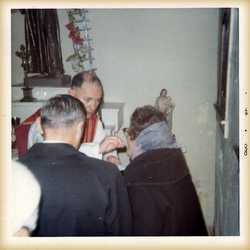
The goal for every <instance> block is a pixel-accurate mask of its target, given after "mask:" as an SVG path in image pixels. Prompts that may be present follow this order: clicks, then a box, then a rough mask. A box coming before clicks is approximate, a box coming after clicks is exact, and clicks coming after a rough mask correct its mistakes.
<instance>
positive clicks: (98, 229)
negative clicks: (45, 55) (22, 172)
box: [20, 95, 131, 236]
mask: <svg viewBox="0 0 250 250" xmlns="http://www.w3.org/2000/svg"><path fill="white" fill-rule="evenodd" d="M85 119H86V111H85V108H84V106H83V104H82V103H81V102H80V101H79V100H78V99H76V98H74V97H72V96H69V95H61V96H56V97H54V98H51V99H50V100H49V101H48V102H47V103H46V105H45V106H44V107H43V108H42V109H41V126H42V129H43V133H44V137H45V141H44V142H42V143H36V144H34V145H33V146H32V147H31V148H30V150H29V151H28V153H27V154H25V155H24V156H23V157H21V159H20V161H21V162H22V163H24V164H26V165H27V166H28V168H29V169H30V170H31V171H32V172H33V174H34V175H35V177H36V178H37V180H38V181H39V183H40V186H41V190H42V199H41V205H40V214H39V219H38V226H37V230H35V232H34V233H33V236H91V235H99V236H104V235H128V234H129V233H130V221H131V220H130V207H129V202H128V195H127V191H126V188H125V186H124V184H123V179H122V177H121V175H120V172H119V170H118V169H117V168H115V167H114V166H113V164H111V163H108V162H105V161H102V160H98V159H94V158H90V157H88V156H86V155H85V154H83V153H80V152H79V151H78V148H79V146H80V140H81V137H82V132H83V126H84V122H85Z"/></svg>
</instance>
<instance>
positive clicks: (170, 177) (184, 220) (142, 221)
mask: <svg viewBox="0 0 250 250" xmlns="http://www.w3.org/2000/svg"><path fill="white" fill-rule="evenodd" d="M124 177H125V181H126V183H127V187H128V192H129V198H130V203H131V208H132V220H133V235H138V236H140V235H148V236H150V235H151V236H160V235H170V236H188V235H190V236H192V235H193V236H198V235H207V230H206V226H205V222H204V219H203V215H202V211H201V207H200V203H199V199H198V196H197V194H196V190H195V188H194V185H193V182H192V179H191V176H190V173H189V171H188V167H187V164H186V161H185V158H184V156H183V153H182V152H181V150H180V149H156V150H151V151H148V152H145V153H143V154H142V155H139V156H138V157H136V158H135V159H134V160H132V161H131V163H130V164H129V165H128V167H127V168H126V170H125V171H124Z"/></svg>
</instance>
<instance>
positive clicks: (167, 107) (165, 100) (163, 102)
mask: <svg viewBox="0 0 250 250" xmlns="http://www.w3.org/2000/svg"><path fill="white" fill-rule="evenodd" d="M167 94H168V92H167V90H166V89H162V90H161V92H160V96H158V97H157V98H156V101H155V108H157V109H158V110H159V111H161V112H162V113H163V114H164V115H165V116H166V119H167V121H168V124H169V127H170V129H172V112H173V110H174V108H175V104H174V102H173V101H172V98H171V97H170V96H168V95H167Z"/></svg>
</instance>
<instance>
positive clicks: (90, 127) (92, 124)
mask: <svg viewBox="0 0 250 250" xmlns="http://www.w3.org/2000/svg"><path fill="white" fill-rule="evenodd" d="M97 122H98V116H97V114H94V115H92V116H91V117H90V118H87V119H86V121H85V124H84V132H83V138H82V142H83V143H84V142H85V143H86V142H93V140H94V136H95V132H96V126H97Z"/></svg>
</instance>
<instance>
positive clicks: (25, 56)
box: [16, 44, 35, 102]
mask: <svg viewBox="0 0 250 250" xmlns="http://www.w3.org/2000/svg"><path fill="white" fill-rule="evenodd" d="M16 56H17V57H19V58H21V60H22V64H21V66H22V68H23V71H24V80H23V81H24V87H23V88H22V90H23V99H22V100H21V102H33V101H35V98H33V96H32V88H30V87H29V84H28V81H27V74H28V65H29V62H30V54H29V52H28V51H27V49H26V48H25V46H24V45H23V44H21V46H20V51H16Z"/></svg>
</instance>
